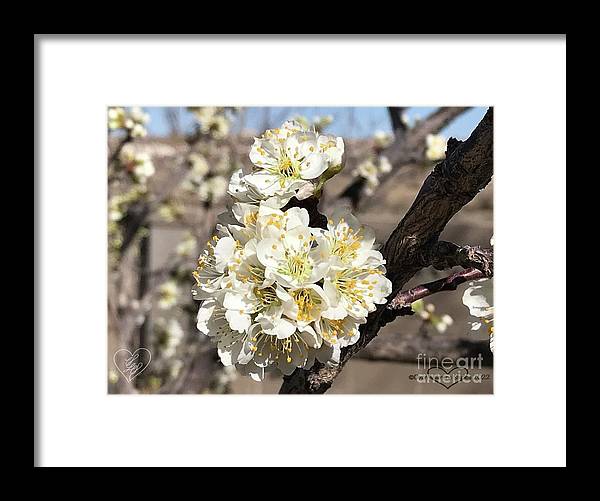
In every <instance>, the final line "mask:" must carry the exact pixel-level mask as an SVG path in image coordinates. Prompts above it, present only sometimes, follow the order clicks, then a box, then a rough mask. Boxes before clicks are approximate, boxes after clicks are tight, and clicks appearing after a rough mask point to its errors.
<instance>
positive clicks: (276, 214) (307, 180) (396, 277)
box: [107, 105, 494, 394]
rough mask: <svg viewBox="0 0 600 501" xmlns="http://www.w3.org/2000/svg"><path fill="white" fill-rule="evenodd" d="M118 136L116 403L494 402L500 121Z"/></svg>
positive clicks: (404, 121) (118, 129) (462, 115)
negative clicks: (163, 397) (343, 397)
mask: <svg viewBox="0 0 600 501" xmlns="http://www.w3.org/2000/svg"><path fill="white" fill-rule="evenodd" d="M107 130H108V164H107V176H108V202H107V214H108V259H109V262H108V288H107V290H108V318H109V322H108V347H109V348H108V355H109V357H108V392H109V393H111V394H112V393H141V394H157V393H158V394H165V393H167V394H169V393H186V394H190V393H191V394H207V393H210V394H239V393H242V394H247V393H252V394H254V393H259V394H264V393H275V394H277V393H324V392H329V393H350V394H354V393H367V394H386V393H409V394H411V393H433V394H446V393H493V347H494V301H493V262H494V259H493V244H494V240H493V189H492V182H491V180H492V174H493V109H492V107H471V106H462V107H396V106H390V107H297V108H294V107H246V108H244V107H234V106H221V107H215V106H186V107H146V106H137V105H136V106H111V107H109V108H108V109H107ZM402 213H406V215H405V216H404V218H403V219H402V220H401V221H400V219H399V217H398V214H402ZM408 239H410V241H409V240H408Z"/></svg>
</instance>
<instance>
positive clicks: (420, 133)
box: [340, 107, 469, 208]
mask: <svg viewBox="0 0 600 501" xmlns="http://www.w3.org/2000/svg"><path fill="white" fill-rule="evenodd" d="M468 109H469V108H468V107H444V108H439V109H438V110H437V111H435V112H434V113H432V114H431V115H430V116H428V117H427V118H426V119H424V120H423V121H421V122H419V123H418V124H417V125H415V126H414V127H413V128H412V129H405V130H404V131H403V132H402V133H400V132H399V131H400V130H401V129H397V128H396V126H395V125H393V128H394V135H395V137H396V140H395V141H394V142H393V143H392V144H391V145H390V146H389V147H388V148H387V149H386V150H384V151H383V155H385V156H386V157H387V158H388V160H389V161H390V163H391V164H392V166H393V169H392V171H391V172H390V173H388V174H385V175H383V176H381V177H380V179H379V181H380V183H379V186H381V185H383V184H384V183H385V181H387V180H388V179H390V178H391V177H392V176H393V175H394V174H395V173H397V172H398V171H399V170H400V169H401V168H402V166H404V165H407V164H410V163H415V162H421V161H422V160H423V156H424V154H425V142H426V139H427V136H428V135H429V134H435V133H437V132H439V131H440V130H442V129H443V128H444V127H445V126H446V125H448V124H449V123H450V122H451V121H452V120H454V119H455V118H456V117H457V116H459V115H460V114H462V113H464V112H465V111H466V110H468ZM392 110H394V111H392ZM397 110H402V108H388V112H389V114H390V116H391V117H392V124H394V122H395V120H399V121H400V122H402V119H401V113H402V112H400V114H399V115H398V112H397ZM395 116H397V117H398V118H394V117H395ZM402 126H404V124H402ZM364 184H365V180H364V178H362V177H357V178H356V179H355V180H354V181H353V182H352V183H350V185H348V187H347V188H346V189H345V190H344V191H343V192H342V194H341V195H340V198H349V199H350V201H351V203H352V206H353V207H354V208H356V207H358V205H359V202H360V200H361V197H360V195H361V193H362V188H363V187H364ZM369 199H373V197H369Z"/></svg>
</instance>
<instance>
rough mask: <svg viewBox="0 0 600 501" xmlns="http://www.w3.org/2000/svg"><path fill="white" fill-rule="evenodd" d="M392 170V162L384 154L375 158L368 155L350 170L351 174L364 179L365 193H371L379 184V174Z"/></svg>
mask: <svg viewBox="0 0 600 501" xmlns="http://www.w3.org/2000/svg"><path fill="white" fill-rule="evenodd" d="M391 170H392V164H391V163H390V161H389V159H388V158H387V157H386V156H385V155H379V156H378V157H377V158H374V157H369V158H367V159H365V160H363V161H362V162H360V163H359V164H358V165H357V166H356V167H355V168H354V170H353V171H352V175H354V176H357V177H362V178H364V179H365V181H366V184H365V188H364V190H365V194H367V195H372V194H373V192H374V191H375V188H377V186H379V176H381V174H387V173H388V172H390V171H391Z"/></svg>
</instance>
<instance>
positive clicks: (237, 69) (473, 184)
mask: <svg viewBox="0 0 600 501" xmlns="http://www.w3.org/2000/svg"><path fill="white" fill-rule="evenodd" d="M566 77H567V71H566V33H558V34H522V35H510V34H481V35H469V34H466V35H464V34H463V35H460V34H454V35H453V34H446V35H442V34H429V35H428V34H388V35H377V34H371V35H368V34H366V35H361V34H357V35H352V34H348V35H336V34H321V35H318V34H317V35H311V34H296V35H294V34H287V35H286V34H281V35H269V34H263V35H251V34H245V35H240V34H238V35H236V34H230V35H219V34H145V35H142V34H116V35H114V34H113V35H111V34H34V121H33V122H34V360H33V362H34V363H33V365H34V370H33V376H34V468H37V467H43V468H46V467H86V468H87V467H160V468H165V467H202V468H214V467H234V468H238V467H243V468H264V467H278V468H288V467H304V468H321V467H324V468H330V467H331V464H332V457H334V458H335V464H336V466H337V467H344V468H347V467H409V468H412V467H566V463H567V458H566V445H567V436H566V415H567V405H566V395H567V391H566V381H567V364H566V342H567V336H566V327H567V319H566V313H567V309H566V308H564V307H563V306H562V305H564V304H566V292H567V287H566V243H567V240H566V172H567V164H566V111H567V107H566ZM304 423H307V424H308V423H310V427H308V426H304V427H301V426H297V424H300V425H302V424H304ZM263 429H267V430H268V432H270V433H269V434H268V441H265V440H264V435H263V434H262V433H261V432H262V430H263ZM466 444H468V448H466Z"/></svg>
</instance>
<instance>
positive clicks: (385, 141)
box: [373, 130, 394, 150]
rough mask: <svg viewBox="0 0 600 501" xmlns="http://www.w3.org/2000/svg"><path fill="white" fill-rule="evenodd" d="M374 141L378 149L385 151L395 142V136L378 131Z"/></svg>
mask: <svg viewBox="0 0 600 501" xmlns="http://www.w3.org/2000/svg"><path fill="white" fill-rule="evenodd" d="M373 141H374V143H375V147H376V148H378V149H380V150H383V149H384V148H387V147H388V146H389V145H390V144H392V143H393V142H394V135H393V134H390V133H389V132H384V131H382V130H376V131H375V133H374V134H373Z"/></svg>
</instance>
